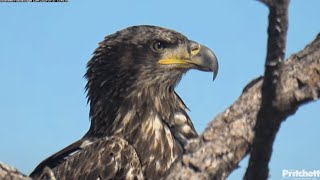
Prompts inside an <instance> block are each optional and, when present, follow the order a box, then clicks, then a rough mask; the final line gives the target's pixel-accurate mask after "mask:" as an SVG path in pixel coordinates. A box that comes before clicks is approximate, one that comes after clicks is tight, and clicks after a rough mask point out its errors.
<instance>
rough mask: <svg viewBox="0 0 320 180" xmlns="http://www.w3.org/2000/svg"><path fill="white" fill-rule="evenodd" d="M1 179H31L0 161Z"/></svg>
mask: <svg viewBox="0 0 320 180" xmlns="http://www.w3.org/2000/svg"><path fill="white" fill-rule="evenodd" d="M0 179H1V180H31V178H29V177H27V176H26V175H24V174H22V173H21V172H19V171H18V170H17V169H15V168H13V167H11V166H9V165H7V164H4V163H2V162H0Z"/></svg>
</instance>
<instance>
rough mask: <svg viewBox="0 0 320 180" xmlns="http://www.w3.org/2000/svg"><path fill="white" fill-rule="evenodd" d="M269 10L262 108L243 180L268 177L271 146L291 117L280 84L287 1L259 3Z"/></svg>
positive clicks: (267, 0) (260, 179) (290, 111)
mask: <svg viewBox="0 0 320 180" xmlns="http://www.w3.org/2000/svg"><path fill="white" fill-rule="evenodd" d="M261 2H263V3H265V4H266V5H267V6H268V7H269V23H268V24H269V26H268V45H267V57H266V62H265V72H264V76H263V77H264V78H263V83H262V88H261V92H262V94H261V96H262V97H261V106H260V110H259V112H258V115H257V122H256V126H255V129H254V130H255V137H254V140H253V144H252V151H251V155H250V159H249V165H248V168H247V171H246V173H245V176H244V179H246V180H255V179H259V180H265V179H267V178H268V174H269V167H268V164H269V161H270V158H271V154H272V146H273V142H274V140H275V137H276V134H277V132H278V130H279V128H280V125H281V122H282V121H284V120H285V119H286V117H288V115H289V114H291V113H293V111H292V109H287V108H286V107H282V105H283V104H282V96H283V94H281V91H282V88H283V87H282V84H281V83H279V81H280V78H281V76H280V75H281V71H282V68H283V63H284V56H285V49H286V37H287V30H288V7H289V0H277V1H272V0H261Z"/></svg>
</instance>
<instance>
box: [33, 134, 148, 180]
mask: <svg viewBox="0 0 320 180" xmlns="http://www.w3.org/2000/svg"><path fill="white" fill-rule="evenodd" d="M76 143H77V144H79V143H78V142H76ZM70 146H71V145H70ZM74 149H76V150H75V151H74V152H69V155H67V156H65V157H64V160H63V161H62V162H61V160H60V162H61V163H60V164H59V165H57V166H55V167H50V162H48V165H49V166H48V167H49V168H50V172H51V171H52V173H53V174H54V177H55V178H56V179H61V180H64V179H132V180H133V179H134V180H136V179H137V180H139V179H143V175H142V171H141V163H140V161H139V158H138V156H137V153H136V151H135V150H134V148H133V147H132V146H131V145H130V144H128V142H127V141H126V140H124V139H122V138H118V137H114V136H113V137H104V138H100V139H93V140H84V141H82V143H81V144H80V145H79V146H78V148H74ZM62 151H66V150H65V149H64V150H62ZM57 154H59V152H58V153H57ZM53 156H54V155H53ZM59 158H60V159H61V157H59ZM48 159H50V158H48ZM51 161H54V159H52V158H51ZM41 164H43V169H45V168H44V167H45V166H44V165H45V164H44V163H41ZM47 172H48V171H47ZM31 175H33V177H41V176H43V174H31Z"/></svg>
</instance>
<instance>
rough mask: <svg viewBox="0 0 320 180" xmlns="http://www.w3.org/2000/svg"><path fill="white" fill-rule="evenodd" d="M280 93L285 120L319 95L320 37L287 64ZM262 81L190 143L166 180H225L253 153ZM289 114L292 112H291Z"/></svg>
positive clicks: (257, 80)
mask: <svg viewBox="0 0 320 180" xmlns="http://www.w3.org/2000/svg"><path fill="white" fill-rule="evenodd" d="M279 77H280V78H279V81H278V83H279V86H280V87H281V89H280V90H279V92H277V93H278V94H277V97H279V98H280V100H279V103H280V104H281V106H280V107H282V109H283V110H282V111H281V112H280V113H281V114H280V116H281V117H283V118H284V119H285V118H286V117H288V116H289V115H291V114H293V113H295V112H296V110H297V109H298V107H299V106H301V105H303V104H305V103H307V102H310V101H313V100H316V99H319V96H320V34H319V35H318V37H317V38H316V39H315V40H314V41H313V42H312V43H310V44H309V45H307V46H306V47H305V48H304V49H303V50H302V51H300V52H298V53H297V54H294V55H292V56H291V57H289V58H288V60H287V61H286V62H284V64H283V67H282V68H281V71H280V74H279ZM262 83H263V78H262V77H260V78H257V79H255V80H253V81H252V82H251V83H249V84H248V85H247V86H246V87H245V88H244V91H243V93H242V94H241V96H240V97H239V98H238V100H236V101H235V102H234V104H233V105H231V106H230V107H229V108H228V109H226V110H225V111H224V112H222V113H220V114H219V115H218V116H217V117H216V118H215V119H214V120H213V121H211V122H210V123H209V125H208V127H207V128H206V129H205V131H204V133H203V134H202V135H201V136H200V138H199V139H196V140H194V141H192V142H190V143H189V146H188V150H189V152H187V153H186V154H184V156H183V158H182V161H181V162H178V163H177V164H176V166H175V167H174V168H173V169H172V171H171V172H170V175H169V176H168V177H167V179H225V178H226V177H227V176H228V175H229V174H230V173H231V172H232V171H233V170H234V169H236V168H237V167H238V164H239V162H240V161H241V159H243V158H244V157H245V155H246V154H247V153H248V152H249V151H250V147H251V145H252V142H253V139H254V134H255V133H254V127H255V124H256V121H257V114H258V112H259V110H260V107H261V98H262V96H261V87H262ZM288 112H290V113H288Z"/></svg>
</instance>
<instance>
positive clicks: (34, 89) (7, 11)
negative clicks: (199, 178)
mask: <svg viewBox="0 0 320 180" xmlns="http://www.w3.org/2000/svg"><path fill="white" fill-rule="evenodd" d="M319 7H320V1H319V0H308V1H298V0H292V2H291V6H290V12H289V13H290V20H289V21H290V22H289V23H290V24H289V32H288V45H287V56H289V55H290V54H292V53H294V52H296V51H298V50H301V49H302V48H303V47H304V46H305V45H306V44H307V43H308V42H310V41H311V40H312V39H314V38H315V36H316V35H317V33H319V32H320V23H319V19H320V11H319ZM267 13H268V11H267V8H266V7H264V6H263V5H262V4H260V3H258V2H257V1H254V0H249V1H231V0H227V1H212V0H203V1H201V0H200V1H190V2H187V1H182V0H177V1H169V0H163V1H147V0H140V1H132V0H118V1H102V0H101V1H98V0H97V1H84V0H78V1H75V0H70V1H69V2H68V3H0V17H1V28H0V82H1V85H0V87H1V90H0V99H1V101H0V121H1V126H0V137H1V148H0V161H3V162H6V163H9V164H11V165H13V166H15V167H17V168H18V169H20V170H21V171H22V172H24V173H30V172H31V171H32V170H33V168H34V167H35V166H36V165H37V164H38V163H39V162H40V161H41V160H43V159H44V158H46V157H48V156H49V155H51V154H53V153H54V152H56V151H58V150H60V149H62V148H63V147H65V146H67V145H69V144H70V143H72V142H74V141H76V140H77V139H79V138H81V137H82V136H83V135H84V134H85V132H86V131H87V130H88V127H89V118H88V110H89V109H88V106H87V105H86V98H85V93H84V85H85V83H86V82H85V79H84V78H83V75H84V73H85V65H86V62H87V61H88V60H89V59H90V57H91V54H92V52H93V50H94V49H95V48H96V47H97V43H98V42H99V41H101V40H102V39H103V38H104V36H106V35H108V34H111V33H113V32H115V31H117V30H119V29H122V28H125V27H127V26H131V25H138V24H151V25H158V26H164V27H167V28H170V29H175V30H177V31H179V32H181V33H183V34H185V35H186V36H188V37H189V38H190V39H193V40H195V41H197V42H200V43H202V44H205V45H206V46H208V47H210V48H211V49H212V50H213V51H214V52H215V53H216V55H217V57H218V60H219V65H220V69H219V74H218V77H217V79H216V81H215V82H212V81H211V78H212V74H210V73H204V72H197V71H190V72H188V73H187V75H186V76H185V77H184V78H183V80H182V81H181V83H180V84H179V86H178V87H177V92H178V94H179V95H180V96H181V97H182V99H183V100H184V101H185V103H186V104H187V105H188V107H189V108H190V109H191V112H189V115H190V116H191V118H192V119H193V122H194V124H195V126H196V129H197V130H198V132H199V133H201V132H202V131H203V129H204V128H205V126H206V124H207V123H208V121H210V120H211V119H212V118H213V117H214V116H215V115H217V114H218V113H219V112H221V111H223V110H224V109H225V108H227V107H228V106H229V105H230V104H231V103H232V102H233V101H234V100H235V99H236V98H237V97H238V96H239V95H240V94H241V91H242V89H243V87H244V86H245V85H246V84H247V83H248V82H249V81H250V80H251V79H253V78H254V77H257V76H259V75H261V74H262V73H263V63H264V59H265V53H266V40H267V39H266V38H267V36H266V28H267ZM319 109H320V103H319V102H313V103H309V104H307V105H305V106H303V107H301V108H300V109H299V111H298V112H297V113H296V114H295V115H294V116H292V117H290V118H288V119H287V120H286V121H285V122H284V123H283V124H282V126H281V129H280V132H279V133H278V136H277V138H276V142H275V146H274V151H273V156H272V160H271V164H270V168H271V172H270V173H271V177H270V179H281V170H282V169H312V170H313V169H320V165H319V162H320V156H319V153H318V152H319V149H320V142H319V139H320V133H319V127H320V118H319V116H320V111H319ZM246 166H247V161H243V162H242V163H241V168H240V169H239V170H237V171H235V172H234V173H233V174H232V175H231V176H230V177H229V179H240V178H241V177H242V175H243V171H244V169H245V168H246Z"/></svg>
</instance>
